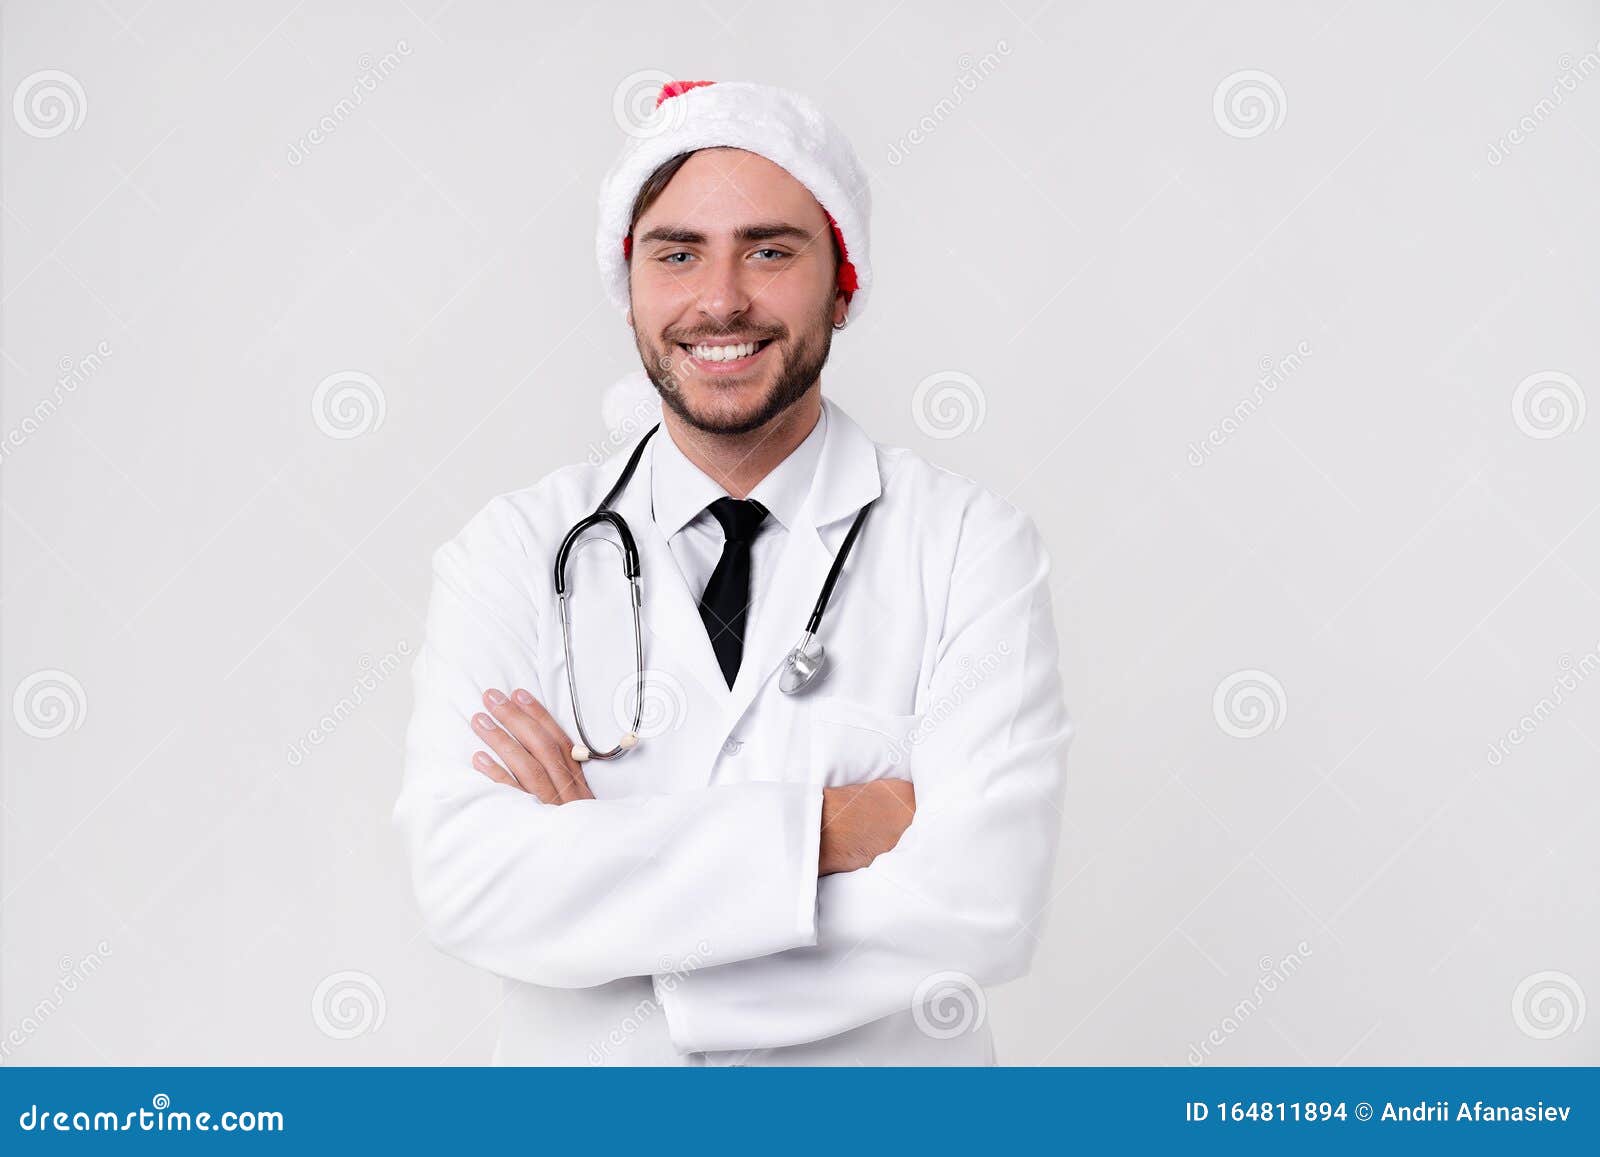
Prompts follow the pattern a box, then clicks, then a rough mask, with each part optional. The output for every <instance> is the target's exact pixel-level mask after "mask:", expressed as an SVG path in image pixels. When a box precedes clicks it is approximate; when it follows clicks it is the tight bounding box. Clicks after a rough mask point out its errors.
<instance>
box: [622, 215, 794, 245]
mask: <svg viewBox="0 0 1600 1157" xmlns="http://www.w3.org/2000/svg"><path fill="white" fill-rule="evenodd" d="M779 238H785V239H792V240H794V241H797V242H802V243H804V242H809V241H811V240H812V236H811V234H809V233H807V232H806V231H805V230H804V229H802V228H800V227H799V226H798V225H790V224H788V223H787V222H785V221H766V222H762V223H760V224H757V225H741V226H739V227H738V228H737V229H735V230H734V231H733V239H734V241H735V242H737V243H741V244H743V243H748V242H751V241H775V240H778V239H779ZM652 241H669V242H672V243H674V244H677V245H704V244H705V243H706V235H705V234H704V233H702V232H700V231H699V230H698V229H691V228H689V227H688V226H687V225H657V226H656V227H655V228H654V229H652V230H650V231H649V232H648V233H646V234H645V235H644V236H642V237H640V238H639V244H640V245H648V244H649V243H650V242H652Z"/></svg>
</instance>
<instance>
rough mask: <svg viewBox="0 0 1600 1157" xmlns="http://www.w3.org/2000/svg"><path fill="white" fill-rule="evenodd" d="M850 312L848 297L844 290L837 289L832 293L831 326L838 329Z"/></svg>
mask: <svg viewBox="0 0 1600 1157" xmlns="http://www.w3.org/2000/svg"><path fill="white" fill-rule="evenodd" d="M849 312H850V299H849V298H848V297H847V296H845V292H844V290H842V289H840V290H837V291H836V292H835V293H834V295H833V328H834V329H838V328H839V327H840V326H842V325H843V324H844V319H845V317H846V316H848V314H849Z"/></svg>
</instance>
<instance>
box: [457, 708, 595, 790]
mask: <svg viewBox="0 0 1600 1157" xmlns="http://www.w3.org/2000/svg"><path fill="white" fill-rule="evenodd" d="M483 705H484V706H485V707H487V708H488V709H489V711H490V713H491V714H492V715H493V716H494V719H490V718H489V716H488V715H484V714H482V713H480V714H477V715H474V716H473V717H472V729H473V731H474V732H476V734H477V736H478V738H479V739H481V740H483V742H485V743H487V744H488V745H489V746H490V747H492V748H494V751H495V754H496V755H498V756H499V757H500V762H499V763H496V762H495V761H494V760H493V759H491V758H490V757H489V753H488V752H486V751H480V752H478V754H476V755H474V756H473V757H472V765H473V766H474V767H476V768H477V769H478V770H479V771H481V772H482V773H483V774H484V775H486V776H488V777H489V778H490V779H492V780H494V781H495V782H496V783H504V784H508V785H510V786H511V787H515V788H519V789H520V790H522V791H525V792H527V793H528V794H529V795H532V796H538V797H539V799H540V800H541V801H542V802H544V803H553V804H563V803H571V802H572V801H573V800H575V799H593V798H594V792H592V791H590V790H589V781H588V780H586V779H584V777H583V769H582V768H581V767H579V766H578V763H577V761H576V760H574V759H573V758H572V740H570V739H568V738H567V733H566V732H565V731H563V730H561V725H560V724H559V723H557V722H556V721H555V720H554V719H553V718H552V717H551V715H550V713H549V712H548V711H546V710H545V709H544V707H543V705H542V704H540V702H539V701H538V700H537V699H535V698H534V697H533V696H532V695H530V694H528V692H526V691H523V690H521V689H518V690H517V691H515V692H513V693H512V694H511V696H510V697H509V698H507V697H506V696H505V695H503V694H502V693H501V692H499V691H497V690H495V689H494V688H493V687H491V688H489V690H487V691H485V692H484V693H483ZM495 720H499V726H496V725H495Z"/></svg>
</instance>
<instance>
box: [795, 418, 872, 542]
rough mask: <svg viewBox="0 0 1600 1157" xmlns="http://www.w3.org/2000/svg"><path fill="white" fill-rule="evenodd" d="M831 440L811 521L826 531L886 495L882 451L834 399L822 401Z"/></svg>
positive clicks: (820, 464) (814, 488)
mask: <svg viewBox="0 0 1600 1157" xmlns="http://www.w3.org/2000/svg"><path fill="white" fill-rule="evenodd" d="M822 413H823V421H825V422H826V423H827V437H826V438H825V439H824V440H823V443H822V451H821V455H820V457H819V459H818V461H817V468H816V471H815V474H814V478H813V481H812V483H811V495H810V497H809V499H808V500H807V506H806V509H807V518H808V519H809V520H810V522H811V525H812V526H816V527H823V526H827V525H829V524H830V523H833V522H837V521H838V520H839V519H841V518H845V517H849V516H853V515H854V514H855V512H856V511H858V510H860V509H861V508H862V507H863V506H865V505H866V504H867V503H869V502H871V501H872V500H873V499H874V498H876V497H878V495H879V494H881V493H882V492H883V485H882V483H881V481H880V480H879V478H878V449H877V446H876V444H874V442H873V441H872V439H871V438H869V437H867V432H866V431H865V430H863V429H862V428H861V427H860V426H858V425H856V423H855V420H854V419H853V418H851V417H850V415H849V414H847V413H845V412H844V411H843V410H842V409H840V408H839V405H838V403H837V402H835V401H833V400H832V399H831V398H823V399H822Z"/></svg>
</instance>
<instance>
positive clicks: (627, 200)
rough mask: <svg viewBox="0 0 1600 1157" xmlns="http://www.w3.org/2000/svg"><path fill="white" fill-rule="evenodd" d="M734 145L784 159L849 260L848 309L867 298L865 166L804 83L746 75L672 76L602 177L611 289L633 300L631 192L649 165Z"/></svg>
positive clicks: (843, 283)
mask: <svg viewBox="0 0 1600 1157" xmlns="http://www.w3.org/2000/svg"><path fill="white" fill-rule="evenodd" d="M723 147H725V148H735V149H744V150H745V151H747V152H751V153H757V154H759V155H761V156H763V157H766V158H767V159H768V160H769V161H771V162H773V163H774V164H776V165H780V166H782V167H783V168H784V169H786V170H787V171H788V172H789V174H790V175H791V176H793V177H794V178H795V180H797V181H799V182H800V183H801V184H802V185H804V186H805V187H806V188H807V189H809V190H810V191H811V195H812V196H813V197H815V198H816V199H817V203H818V204H820V205H821V206H822V209H823V211H824V212H825V213H827V215H828V220H829V222H830V223H831V225H832V226H833V235H834V237H835V239H836V240H837V241H838V242H839V251H840V253H841V254H842V256H843V260H842V261H841V262H840V265H839V288H840V289H841V290H843V291H844V293H845V299H846V302H847V305H846V309H847V313H846V315H845V316H846V318H847V319H849V320H854V319H855V318H857V317H859V316H860V315H861V311H862V310H863V309H864V308H866V304H867V296H868V294H869V293H870V291H871V289H872V266H871V264H870V262H869V261H868V252H867V250H868V245H867V225H868V222H869V220H870V219H871V216H872V195H871V192H870V190H869V189H868V187H867V175H866V171H865V170H864V169H863V168H862V167H861V162H860V161H859V160H858V159H857V157H856V154H855V150H854V149H852V148H851V147H850V142H849V140H848V139H847V138H846V137H845V135H844V133H843V132H841V131H840V129H839V127H838V126H837V125H836V124H834V123H833V121H831V120H830V119H828V117H827V116H826V115H825V114H824V113H823V112H822V110H821V109H819V108H817V106H816V105H814V104H813V103H812V102H811V101H809V100H808V99H806V98H805V97H804V96H801V95H800V94H799V93H795V92H790V91H788V90H787V89H781V88H775V87H773V86H771V85H765V84H752V83H747V82H744V81H711V80H675V81H669V82H668V83H666V84H664V85H662V87H661V92H660V94H659V95H658V96H657V97H656V103H655V109H654V111H653V112H652V114H651V116H650V118H649V119H648V120H646V121H645V122H644V123H643V124H641V125H639V126H637V127H636V128H634V129H631V130H630V136H629V139H628V142H627V143H626V144H625V145H624V146H623V149H622V152H621V154H620V155H619V156H618V157H617V160H616V162H615V163H614V164H613V165H612V166H611V170H610V171H609V172H608V173H607V174H606V176H605V179H604V180H603V181H602V182H601V185H600V225H599V229H598V231H597V233H596V238H595V254H596V256H597V257H598V259H599V262H600V278H601V280H602V282H603V283H604V284H605V288H606V293H607V294H608V295H609V296H610V298H611V300H612V301H613V302H614V303H615V304H616V306H617V307H618V308H619V309H620V310H622V311H623V312H624V313H626V312H627V310H628V257H629V255H630V253H631V251H632V245H633V238H632V236H631V235H630V234H629V232H628V227H629V224H630V221H629V218H630V217H631V216H632V213H633V202H634V200H635V198H637V197H638V195H639V189H640V188H641V187H642V186H643V185H644V183H645V181H647V180H648V179H649V178H650V174H651V173H653V172H655V170H656V169H657V168H658V167H659V166H660V165H661V164H662V163H663V162H665V161H668V160H670V159H672V158H673V157H675V156H677V155H678V154H679V153H688V152H693V151H694V150H696V149H709V148H723Z"/></svg>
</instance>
